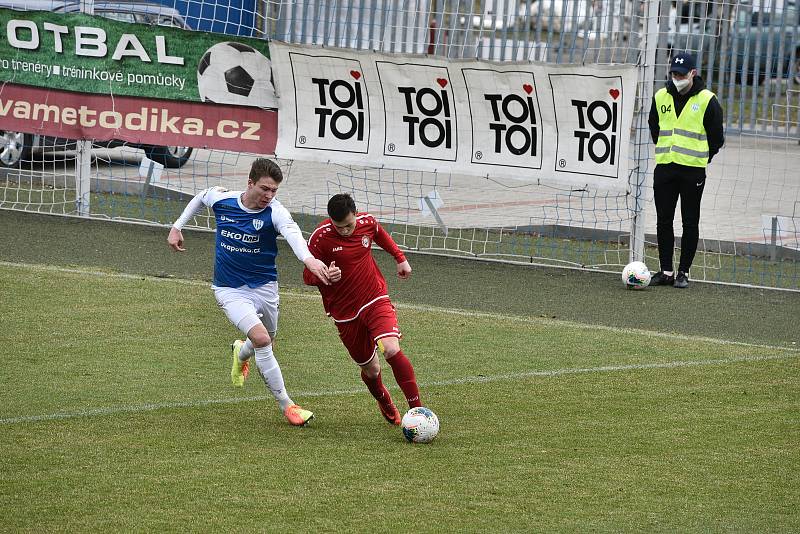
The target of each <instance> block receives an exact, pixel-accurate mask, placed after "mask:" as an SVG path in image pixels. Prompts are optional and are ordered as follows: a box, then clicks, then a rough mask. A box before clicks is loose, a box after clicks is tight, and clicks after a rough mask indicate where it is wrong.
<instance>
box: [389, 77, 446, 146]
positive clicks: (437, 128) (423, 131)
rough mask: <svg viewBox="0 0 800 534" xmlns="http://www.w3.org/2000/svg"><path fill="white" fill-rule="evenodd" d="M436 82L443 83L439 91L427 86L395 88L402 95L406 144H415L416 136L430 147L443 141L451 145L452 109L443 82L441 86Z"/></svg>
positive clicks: (439, 144)
mask: <svg viewBox="0 0 800 534" xmlns="http://www.w3.org/2000/svg"><path fill="white" fill-rule="evenodd" d="M441 80H444V79H443V78H441ZM437 81H438V80H437ZM439 85H441V86H442V89H441V90H439V91H437V90H434V89H430V88H423V89H419V90H418V89H417V88H415V87H398V88H397V90H398V91H399V92H400V94H402V95H403V96H404V97H405V112H406V114H405V115H403V122H404V123H406V124H408V144H409V146H414V145H415V144H416V142H417V139H419V140H420V141H422V144H423V145H425V146H426V147H429V148H436V147H439V146H441V145H442V144H444V146H445V148H451V147H452V144H453V131H452V130H453V125H452V113H453V110H452V109H451V108H450V100H449V97H448V93H447V90H446V89H444V85H447V83H446V81H444V85H443V84H442V82H439Z"/></svg>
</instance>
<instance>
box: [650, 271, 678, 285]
mask: <svg viewBox="0 0 800 534" xmlns="http://www.w3.org/2000/svg"><path fill="white" fill-rule="evenodd" d="M674 283H675V277H674V276H673V275H671V274H670V275H666V274H664V273H663V272H662V271H658V272H657V273H656V274H654V275H653V277H652V278H650V285H651V286H671V285H672V284H674Z"/></svg>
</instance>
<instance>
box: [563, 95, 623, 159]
mask: <svg viewBox="0 0 800 534" xmlns="http://www.w3.org/2000/svg"><path fill="white" fill-rule="evenodd" d="M612 96H613V95H612ZM572 105H573V106H574V107H575V110H576V112H577V113H578V130H576V131H575V137H577V138H578V140H579V142H578V160H579V161H583V160H584V158H585V154H586V153H587V152H588V154H589V157H590V158H592V161H594V162H595V163H609V164H611V165H613V164H614V158H615V155H616V148H617V135H616V134H617V103H616V102H612V103H611V104H610V105H609V104H608V103H607V102H603V101H600V100H597V101H594V102H591V103H589V102H587V101H586V100H572ZM587 122H588V123H589V125H591V127H592V129H593V131H592V130H590V129H589V128H588V126H587V124H586V123H587Z"/></svg>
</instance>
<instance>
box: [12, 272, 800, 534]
mask: <svg viewBox="0 0 800 534" xmlns="http://www.w3.org/2000/svg"><path fill="white" fill-rule="evenodd" d="M670 291H671V290H670ZM676 293H677V292H676ZM0 294H2V295H3V297H2V299H0V318H2V329H1V331H0V352H1V353H2V359H0V382H2V389H0V444H1V445H2V454H0V472H1V473H2V477H0V531H7V532H19V531H37V532H38V531H56V530H64V531H134V530H135V531H179V530H180V531H185V530H191V531H261V532H273V531H274V532H322V531H329V532H333V531H341V532H411V531H416V532H444V531H449V532H456V531H458V532H461V531H463V532H487V531H491V532H511V531H519V532H540V531H565V532H586V531H614V532H620V531H646V532H659V531H664V532H708V531H738V532H789V531H797V530H798V529H800V511H798V510H800V492H798V486H797V477H796V474H797V473H798V472H800V452H799V451H800V447H798V439H799V438H800V419H798V400H800V360H799V359H798V356H799V355H800V352H798V350H797V349H796V348H791V347H786V346H784V347H779V346H772V345H770V344H768V343H738V342H729V341H725V340H724V339H714V338H713V336H711V337H709V336H694V335H684V336H676V335H670V334H669V333H665V332H657V331H646V330H633V329H626V328H621V327H616V326H608V325H606V326H599V325H593V324H581V323H580V322H575V321H557V320H552V319H546V318H540V317H530V316H518V315H511V314H509V315H504V314H496V313H495V314H493V313H482V312H480V311H479V310H472V311H464V310H459V309H449V308H446V307H432V306H430V305H424V304H404V303H403V302H402V301H399V302H398V313H399V318H400V324H401V327H402V330H403V333H404V336H405V337H404V341H403V347H404V350H405V352H406V353H407V354H408V355H409V357H410V358H411V359H412V361H413V363H414V364H415V367H416V370H417V376H418V380H419V383H420V386H421V392H422V396H423V400H424V402H425V403H426V404H427V405H428V406H430V407H431V408H432V409H433V410H434V411H435V412H436V413H437V414H438V415H439V418H440V420H441V432H440V435H439V437H438V438H437V440H436V441H435V442H434V443H432V444H430V445H412V444H409V443H406V442H405V441H404V439H403V437H402V435H401V433H400V431H399V430H398V429H396V428H393V427H390V426H388V425H387V424H386V423H385V422H384V421H383V419H382V417H381V416H380V414H379V413H378V410H377V406H376V404H375V402H374V400H373V399H372V398H371V397H370V396H369V394H368V393H367V391H366V388H365V387H364V386H363V384H362V383H361V382H360V380H359V379H358V373H357V369H356V367H355V366H354V365H353V364H352V363H351V362H350V361H349V359H348V358H347V356H346V354H345V351H344V349H343V348H342V346H341V345H340V343H339V341H338V337H337V335H336V332H335V328H334V327H333V325H332V324H331V323H330V322H329V320H328V319H327V318H326V317H325V316H324V314H323V312H322V308H321V304H320V302H319V299H318V297H316V295H315V294H313V293H309V292H308V291H300V290H298V289H295V288H291V287H290V288H288V289H286V290H284V291H283V295H282V303H281V304H282V306H281V322H280V330H279V334H278V340H277V342H276V355H277V357H278V359H279V361H280V363H281V366H282V369H283V371H284V375H285V378H286V381H287V386H288V388H289V391H290V393H291V394H292V396H293V397H294V399H295V400H296V401H297V402H299V403H300V404H302V405H304V406H306V407H308V408H310V409H312V410H314V411H315V412H316V415H317V418H316V420H315V421H314V422H313V424H312V425H311V426H310V427H308V428H294V427H290V426H289V425H288V424H286V423H285V422H284V420H283V418H282V416H281V415H280V413H279V412H278V410H277V408H276V406H275V405H274V402H273V401H272V400H271V398H269V397H268V395H267V392H266V390H265V388H264V386H263V384H262V383H261V382H260V381H259V380H258V378H257V376H256V375H255V374H254V375H251V378H250V380H249V381H248V382H247V384H246V386H245V388H243V389H241V390H236V389H234V388H232V387H231V386H230V384H229V377H228V373H229V353H228V351H227V346H228V344H229V343H230V342H231V340H232V339H233V338H234V336H235V335H236V332H235V331H234V329H233V327H231V326H230V325H229V324H228V323H227V321H226V319H225V317H224V316H223V314H222V313H221V312H220V311H219V310H218V309H217V308H216V304H215V302H214V299H213V295H212V292H211V291H210V289H209V288H208V285H207V284H206V283H204V282H200V281H191V280H183V279H159V278H151V277H146V276H141V275H134V276H131V275H121V274H117V273H116V272H114V271H112V270H109V269H103V270H101V272H95V271H94V270H90V269H86V268H76V269H72V270H65V269H58V268H53V267H43V266H31V265H26V264H20V263H13V262H7V263H3V264H0ZM620 294H621V295H624V296H625V298H628V296H629V292H624V290H623V291H621V292H620ZM384 379H385V381H386V382H387V384H388V385H390V386H392V393H393V394H394V395H395V398H396V400H398V401H401V395H400V393H399V390H398V389H397V388H396V386H395V384H394V382H393V379H392V377H391V372H390V371H389V370H388V368H386V366H385V371H384ZM398 405H400V406H403V404H402V402H398Z"/></svg>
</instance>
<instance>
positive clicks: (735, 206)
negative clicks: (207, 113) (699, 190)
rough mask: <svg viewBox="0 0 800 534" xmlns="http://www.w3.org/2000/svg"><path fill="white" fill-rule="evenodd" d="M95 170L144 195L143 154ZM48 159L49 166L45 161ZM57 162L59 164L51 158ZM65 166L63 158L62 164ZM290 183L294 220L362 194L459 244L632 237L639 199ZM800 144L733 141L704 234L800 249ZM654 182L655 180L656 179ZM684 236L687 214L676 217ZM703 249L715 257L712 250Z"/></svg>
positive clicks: (182, 174)
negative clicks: (519, 231)
mask: <svg viewBox="0 0 800 534" xmlns="http://www.w3.org/2000/svg"><path fill="white" fill-rule="evenodd" d="M97 155H98V157H97V158H96V159H95V161H94V162H93V164H92V170H93V178H92V187H93V188H97V187H101V188H107V187H110V185H109V184H112V185H113V186H114V188H115V190H116V191H120V190H128V191H131V190H135V189H137V188H139V187H140V184H141V183H142V182H143V181H144V179H143V178H142V177H140V176H139V172H138V164H139V160H140V158H141V151H139V150H126V149H114V150H110V151H109V150H106V151H98V153H97ZM46 159H48V158H46ZM49 159H50V160H57V159H58V158H57V156H50V157H49ZM62 159H63V158H62ZM252 159H253V156H252V155H246V154H236V153H221V152H218V151H208V150H196V151H195V153H194V155H193V157H192V159H191V161H190V162H189V163H188V164H187V165H186V166H184V167H183V168H181V169H177V170H169V169H167V170H165V171H164V173H163V174H162V175H161V177H160V178H159V179H158V180H154V181H153V182H154V183H158V184H160V185H162V186H166V187H169V188H171V189H175V190H180V191H184V192H186V193H192V194H193V193H194V192H195V191H197V190H200V189H203V188H205V187H208V186H209V185H218V184H221V185H224V186H226V187H229V188H232V189H237V188H241V187H243V185H244V184H245V183H246V181H247V174H248V170H249V166H250V163H251V162H252ZM281 163H282V164H283V166H284V169H285V171H286V174H287V176H288V178H287V180H286V182H285V183H284V186H283V187H282V189H281V193H280V196H279V198H280V199H281V201H282V202H283V203H284V204H285V205H286V206H287V207H289V208H290V209H291V210H292V211H293V212H297V213H307V214H316V215H323V214H324V210H325V203H326V201H327V198H328V197H329V196H330V195H331V194H333V193H336V192H340V191H355V193H356V198H357V200H358V202H359V207H360V208H361V209H366V210H369V211H371V212H372V213H375V214H376V215H379V216H380V217H382V219H384V220H387V221H392V222H395V223H406V222H407V223H410V224H415V225H416V224H422V225H430V226H439V225H440V224H441V225H444V226H446V227H447V228H448V229H449V230H450V232H451V234H450V235H451V236H452V235H454V234H455V235H457V236H460V237H464V238H469V235H467V234H466V233H465V232H464V231H463V230H459V229H464V228H474V227H499V226H503V227H506V228H508V227H509V226H511V227H513V226H533V227H537V226H541V225H569V226H580V227H583V228H596V229H601V230H607V231H610V232H621V233H627V232H629V231H630V220H629V217H630V212H629V208H630V206H632V204H633V201H632V199H630V198H628V197H626V196H625V195H617V194H606V193H594V192H592V193H587V192H582V191H570V190H568V189H564V188H561V187H555V186H537V185H530V184H527V183H525V182H524V181H522V180H520V181H515V180H505V181H502V182H501V181H494V180H491V179H486V178H479V177H471V176H456V175H435V174H432V173H420V172H406V171H392V170H386V169H369V170H364V169H359V170H356V169H351V168H347V167H342V166H338V165H334V164H315V163H305V162H293V163H292V162H288V161H282V162H281ZM798 169H800V145H798V143H797V139H792V138H785V137H784V138H775V137H773V138H769V137H753V136H738V135H731V134H728V137H727V144H726V147H725V148H724V149H723V150H722V152H721V153H720V154H719V155H718V156H717V157H716V158H715V159H714V161H713V162H712V164H711V165H710V166H709V170H708V174H709V177H708V180H707V185H706V189H705V193H704V196H703V206H702V216H701V230H700V235H701V238H702V239H704V240H709V241H715V240H722V241H730V242H738V243H759V244H767V245H768V244H770V243H771V241H772V225H773V218H774V217H777V219H776V221H775V222H776V224H777V228H776V230H777V231H776V233H775V241H776V244H777V245H783V246H786V247H790V248H794V249H800V170H798ZM71 173H74V162H70V161H67V162H66V163H57V162H50V163H47V164H44V165H40V166H38V167H37V166H34V167H33V168H32V169H31V170H27V171H24V172H23V177H28V178H29V177H31V176H34V177H38V176H42V175H44V176H46V177H49V179H51V180H53V181H55V182H59V181H60V182H61V183H63V182H64V178H63V177H64V176H69V175H70V174H71ZM651 179H652V176H648V180H651ZM434 191H436V192H437V194H438V195H439V197H441V200H442V205H441V206H440V207H439V209H438V215H439V220H440V222H439V221H437V219H436V218H435V217H434V216H433V215H432V214H431V212H430V211H429V210H426V209H424V208H425V205H424V202H423V200H422V199H423V198H424V197H425V196H426V195H430V194H432V193H433V192H434ZM646 193H647V194H646V196H647V198H648V200H647V202H646V208H645V229H646V230H645V231H646V233H647V234H655V208H654V205H653V202H652V190H651V189H649V188H648V189H647V191H646ZM676 233H677V234H680V233H681V231H680V215H679V213H678V214H676ZM701 247H703V248H706V249H709V248H711V249H713V244H710V245H707V246H704V245H703V244H701Z"/></svg>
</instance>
